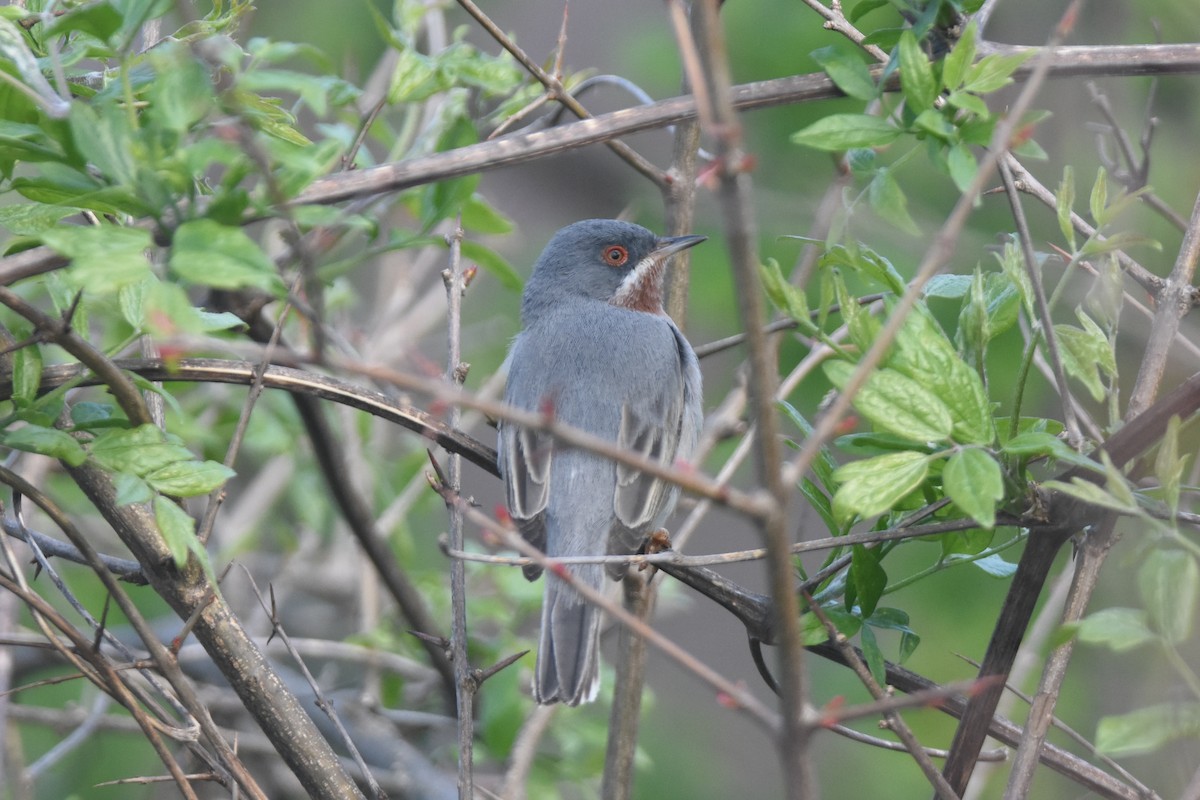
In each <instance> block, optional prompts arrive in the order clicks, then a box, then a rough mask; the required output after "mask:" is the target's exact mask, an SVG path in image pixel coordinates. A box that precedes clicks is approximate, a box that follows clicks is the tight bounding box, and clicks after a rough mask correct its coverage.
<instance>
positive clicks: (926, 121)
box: [913, 108, 958, 142]
mask: <svg viewBox="0 0 1200 800" xmlns="http://www.w3.org/2000/svg"><path fill="white" fill-rule="evenodd" d="M913 125H915V126H916V127H918V128H920V129H921V130H923V131H925V132H926V133H928V134H930V135H932V136H934V137H936V138H938V139H941V140H942V141H944V142H952V141H955V140H957V139H958V130H957V129H956V128H955V127H954V125H953V124H952V123H951V122H950V120H948V119H946V118H945V117H944V116H942V113H941V112H940V111H938V110H937V109H933V108H927V109H925V110H924V111H922V112H921V113H920V114H917V118H916V119H914V120H913Z"/></svg>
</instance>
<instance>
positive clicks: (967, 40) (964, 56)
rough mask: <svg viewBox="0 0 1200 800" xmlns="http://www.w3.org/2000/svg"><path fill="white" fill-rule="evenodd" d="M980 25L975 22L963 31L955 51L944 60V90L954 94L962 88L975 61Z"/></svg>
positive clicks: (955, 44)
mask: <svg viewBox="0 0 1200 800" xmlns="http://www.w3.org/2000/svg"><path fill="white" fill-rule="evenodd" d="M978 31H979V25H978V24H977V23H976V21H975V20H971V22H970V24H968V25H967V27H966V28H965V29H964V30H963V32H962V36H960V37H959V38H958V41H957V42H955V43H954V49H953V50H951V51H950V53H949V54H948V55H947V56H946V57H945V59H943V60H942V88H943V89H948V90H950V91H951V92H953V91H954V90H955V89H957V88H958V87H959V86H962V82H963V78H964V77H965V76H966V74H967V67H969V66H971V64H972V63H974V61H975V39H976V37H977V35H978Z"/></svg>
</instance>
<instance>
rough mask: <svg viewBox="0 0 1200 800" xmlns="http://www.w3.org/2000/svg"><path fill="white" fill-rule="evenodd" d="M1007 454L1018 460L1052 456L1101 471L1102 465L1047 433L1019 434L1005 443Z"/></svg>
mask: <svg viewBox="0 0 1200 800" xmlns="http://www.w3.org/2000/svg"><path fill="white" fill-rule="evenodd" d="M1001 449H1003V450H1004V452H1005V453H1008V454H1009V455H1011V456H1017V457H1018V458H1033V457H1035V456H1050V457H1052V458H1055V459H1057V460H1059V461H1064V462H1066V463H1068V464H1074V465H1077V466H1081V467H1087V468H1088V469H1090V470H1093V471H1100V469H1101V468H1100V465H1099V464H1098V463H1096V462H1095V461H1093V460H1092V459H1090V458H1088V457H1087V456H1085V455H1083V454H1082V453H1077V452H1075V451H1074V450H1072V449H1071V447H1070V445H1068V444H1067V443H1066V442H1064V441H1063V440H1062V439H1059V438H1058V437H1057V436H1055V435H1054V434H1051V433H1046V432H1045V431H1026V432H1024V433H1019V434H1017V435H1016V436H1014V437H1013V438H1011V439H1009V440H1008V441H1007V442H1005V443H1004V445H1003V447H1002V448H1001Z"/></svg>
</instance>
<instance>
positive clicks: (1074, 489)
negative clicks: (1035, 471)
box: [1042, 478, 1142, 514]
mask: <svg viewBox="0 0 1200 800" xmlns="http://www.w3.org/2000/svg"><path fill="white" fill-rule="evenodd" d="M1042 488H1043V489H1049V490H1052V491H1056V492H1062V493H1063V494H1065V495H1070V496H1071V497H1074V498H1075V499H1076V500H1082V501H1083V502H1085V503H1087V504H1089V505H1093V506H1099V507H1100V508H1107V509H1111V510H1113V511H1118V512H1120V513H1123V514H1140V513H1142V512H1141V509H1140V508H1139V507H1138V506H1137V505H1130V504H1129V503H1126V502H1123V501H1122V500H1121V499H1120V498H1118V497H1116V496H1114V495H1113V494H1112V492H1109V491H1108V490H1107V489H1104V488H1102V487H1100V486H1097V485H1096V484H1094V483H1092V482H1091V481H1085V480H1084V479H1083V478H1072V479H1071V482H1070V483H1064V482H1063V481H1046V482H1044V483H1043V484H1042Z"/></svg>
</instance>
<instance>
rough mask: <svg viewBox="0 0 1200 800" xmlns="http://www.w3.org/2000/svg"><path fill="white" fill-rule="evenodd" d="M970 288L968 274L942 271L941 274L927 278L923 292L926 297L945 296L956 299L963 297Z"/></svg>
mask: <svg viewBox="0 0 1200 800" xmlns="http://www.w3.org/2000/svg"><path fill="white" fill-rule="evenodd" d="M970 290H971V276H970V275H952V274H949V273H943V274H941V275H934V276H933V277H932V278H930V279H929V281H928V282H927V283H926V284H925V289H924V294H925V296H926V297H945V298H948V299H951V300H956V299H958V298H961V297H965V296H966V294H967V292H969V291H970Z"/></svg>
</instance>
